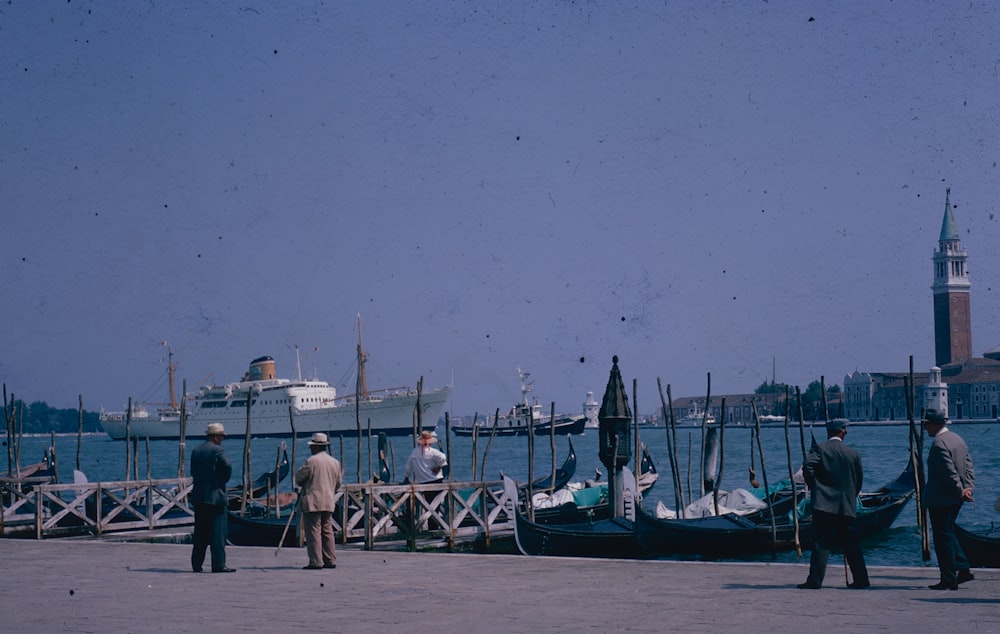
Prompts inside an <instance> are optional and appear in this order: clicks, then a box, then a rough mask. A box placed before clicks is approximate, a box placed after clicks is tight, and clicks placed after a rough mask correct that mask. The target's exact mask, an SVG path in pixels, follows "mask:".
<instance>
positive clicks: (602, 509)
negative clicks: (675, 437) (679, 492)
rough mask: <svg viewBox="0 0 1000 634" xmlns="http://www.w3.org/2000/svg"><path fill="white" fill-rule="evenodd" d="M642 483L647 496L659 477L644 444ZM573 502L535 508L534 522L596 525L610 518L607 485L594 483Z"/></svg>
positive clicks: (581, 491) (642, 488)
mask: <svg viewBox="0 0 1000 634" xmlns="http://www.w3.org/2000/svg"><path fill="white" fill-rule="evenodd" d="M639 453H640V454H641V456H642V457H641V458H640V460H639V466H640V468H641V469H642V471H641V472H640V473H639V481H638V482H637V483H636V485H637V489H638V491H639V493H640V494H642V495H645V494H646V493H648V492H649V490H650V489H652V488H653V485H654V484H656V480H657V478H658V477H659V474H658V473H657V471H656V463H655V462H654V461H653V456H652V454H650V453H649V448H648V447H646V445H645V444H643V445H642V447H641V449H640V452H639ZM572 495H573V501H572V502H567V503H565V504H560V505H559V506H552V507H548V508H535V522H536V523H538V524H575V523H578V522H593V521H595V520H604V519H608V518H610V517H611V511H610V509H609V508H608V483H607V482H601V483H599V484H597V483H595V484H593V485H592V486H588V487H586V488H583V489H579V490H577V491H574V492H573V493H572Z"/></svg>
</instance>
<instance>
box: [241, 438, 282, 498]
mask: <svg viewBox="0 0 1000 634" xmlns="http://www.w3.org/2000/svg"><path fill="white" fill-rule="evenodd" d="M290 469H291V465H290V464H289V462H288V449H286V448H285V447H284V443H282V450H281V461H280V462H279V463H278V466H277V468H275V469H272V470H270V471H268V472H267V473H262V474H261V475H259V476H257V478H256V479H255V480H254V481H253V482H251V483H250V495H249V496H248V499H250V500H255V499H257V498H259V497H261V496H266V495H267V493H268V491H270V490H271V489H273V488H274V485H275V482H281V481H282V480H284V479H285V478H286V477H288V472H289V470H290ZM226 495H227V497H228V498H229V508H231V509H238V508H240V505H241V504H242V499H243V487H242V486H235V487H229V488H228V489H227V490H226Z"/></svg>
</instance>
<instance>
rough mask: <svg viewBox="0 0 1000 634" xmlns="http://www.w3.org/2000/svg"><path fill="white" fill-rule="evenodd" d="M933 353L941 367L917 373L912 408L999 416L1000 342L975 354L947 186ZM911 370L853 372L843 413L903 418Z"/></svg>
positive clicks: (937, 254) (963, 256)
mask: <svg viewBox="0 0 1000 634" xmlns="http://www.w3.org/2000/svg"><path fill="white" fill-rule="evenodd" d="M933 261H934V283H933V284H932V285H931V290H932V292H933V295H934V356H935V361H936V363H937V365H936V366H935V367H933V368H930V371H929V372H926V373H920V374H916V373H915V374H914V375H913V384H914V385H913V393H914V399H913V403H914V410H915V411H914V412H913V416H914V418H916V419H919V418H920V417H921V416H922V415H923V411H924V410H925V409H926V408H927V407H943V408H946V409H947V411H948V417H949V418H951V419H953V420H961V419H963V418H997V417H998V415H1000V400H998V391H997V390H998V387H1000V346H998V347H996V348H993V349H992V350H990V351H989V352H986V353H985V354H984V355H983V356H982V357H978V358H977V357H973V356H972V325H971V324H972V314H971V309H970V301H969V295H970V292H969V291H970V289H971V286H972V285H971V283H970V282H969V270H968V266H967V261H968V253H967V252H966V250H965V249H964V248H963V247H962V242H961V240H960V238H959V234H958V228H957V226H956V224H955V217H954V214H953V213H952V208H951V190H950V189H948V190H945V202H944V219H943V221H942V223H941V236H940V238H939V239H938V248H937V250H936V251H934V255H933ZM908 376H909V374H908V373H903V372H857V371H855V372H852V373H851V374H848V375H847V376H845V377H844V409H845V414H844V415H845V417H846V418H849V419H851V420H905V419H906V418H907V417H908V416H909V412H908V411H907V406H906V404H907V398H906V387H907V385H906V383H907V377H908Z"/></svg>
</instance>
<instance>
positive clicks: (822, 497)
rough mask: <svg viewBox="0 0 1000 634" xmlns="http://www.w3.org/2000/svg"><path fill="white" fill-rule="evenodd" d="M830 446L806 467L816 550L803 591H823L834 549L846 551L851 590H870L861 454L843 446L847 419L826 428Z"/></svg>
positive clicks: (813, 455)
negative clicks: (861, 511) (863, 543)
mask: <svg viewBox="0 0 1000 634" xmlns="http://www.w3.org/2000/svg"><path fill="white" fill-rule="evenodd" d="M826 435H827V441H826V442H824V443H822V444H820V445H818V446H816V447H815V448H814V449H813V450H812V451H810V452H809V456H808V457H807V458H806V463H805V465H804V466H803V468H802V474H803V476H804V477H805V480H806V484H808V485H809V490H810V494H811V496H812V528H813V547H812V554H811V556H810V557H809V576H808V577H807V578H806V581H805V583H800V584H799V585H798V587H799V588H801V589H809V590H818V589H819V588H822V587H823V577H824V576H825V575H826V562H827V559H829V557H830V550H831V549H832V548H834V547H835V546H842V547H843V549H844V557H845V558H846V559H847V565H848V566H850V568H851V574H852V575H853V576H854V581H852V582H851V583H849V584H847V587H848V588H853V589H864V588H868V587H870V586H871V582H870V581H869V579H868V568H867V567H866V566H865V558H864V555H863V554H862V553H861V548H860V547H859V546H858V540H857V534H856V533H855V532H854V518H855V516H856V515H857V504H858V502H857V500H858V493H860V492H861V482H862V479H863V470H862V468H861V454H859V453H858V452H857V451H856V450H854V449H852V448H851V447H848V446H847V445H845V444H844V436H846V435H847V419H845V418H836V419H834V420H831V421H829V422H827V424H826Z"/></svg>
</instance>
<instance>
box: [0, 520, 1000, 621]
mask: <svg viewBox="0 0 1000 634" xmlns="http://www.w3.org/2000/svg"><path fill="white" fill-rule="evenodd" d="M190 548H191V547H190V546H188V545H184V544H163V543H121V542H110V541H96V540H78V539H53V540H46V541H34V540H19V539H0V562H2V564H0V565H2V567H3V582H2V585H0V611H2V613H0V623H2V626H3V627H2V629H3V631H6V632H306V631H310V632H345V633H351V634H356V633H365V632H373V633H374V632H407V633H419V632H428V633H431V632H433V633H434V634H450V633H455V634H466V633H469V632H546V633H549V632H574V633H576V632H616V631H624V632H725V631H729V632H830V631H837V632H872V631H875V632H878V631H883V632H909V633H917V632H952V631H962V632H1000V570H976V571H975V573H976V579H975V580H974V581H972V582H969V583H966V584H963V585H962V586H961V587H960V589H959V590H958V591H956V592H948V591H945V592H939V591H933V590H928V589H927V585H928V584H929V583H933V582H935V581H937V570H936V569H935V568H933V567H927V568H879V567H873V568H872V569H871V573H872V582H873V584H874V587H873V588H871V589H870V590H849V589H847V588H845V587H844V585H845V583H844V577H843V568H842V567H841V566H838V563H839V561H838V559H837V558H832V559H831V566H830V570H829V576H828V578H827V587H825V588H823V589H822V590H798V589H796V588H795V584H796V583H798V582H800V581H803V580H804V579H805V576H806V567H807V566H806V564H805V563H803V564H801V565H789V564H731V563H726V564H723V563H693V562H672V561H625V560H600V559H570V558H543V557H522V556H516V555H473V554H441V553H402V552H383V551H376V552H365V551H361V550H357V549H355V548H341V549H340V550H339V551H338V566H337V568H336V569H335V570H321V571H311V570H302V569H301V567H302V566H303V565H304V564H305V552H304V551H303V550H302V549H295V548H292V549H282V550H281V551H280V552H278V553H277V554H276V553H275V549H274V548H239V547H230V548H229V549H228V550H227V552H228V560H229V565H230V566H232V567H235V568H237V569H238V571H237V572H236V573H233V574H211V573H208V572H205V573H200V574H195V573H193V572H191V571H190V569H189V555H190ZM804 561H805V560H804Z"/></svg>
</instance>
